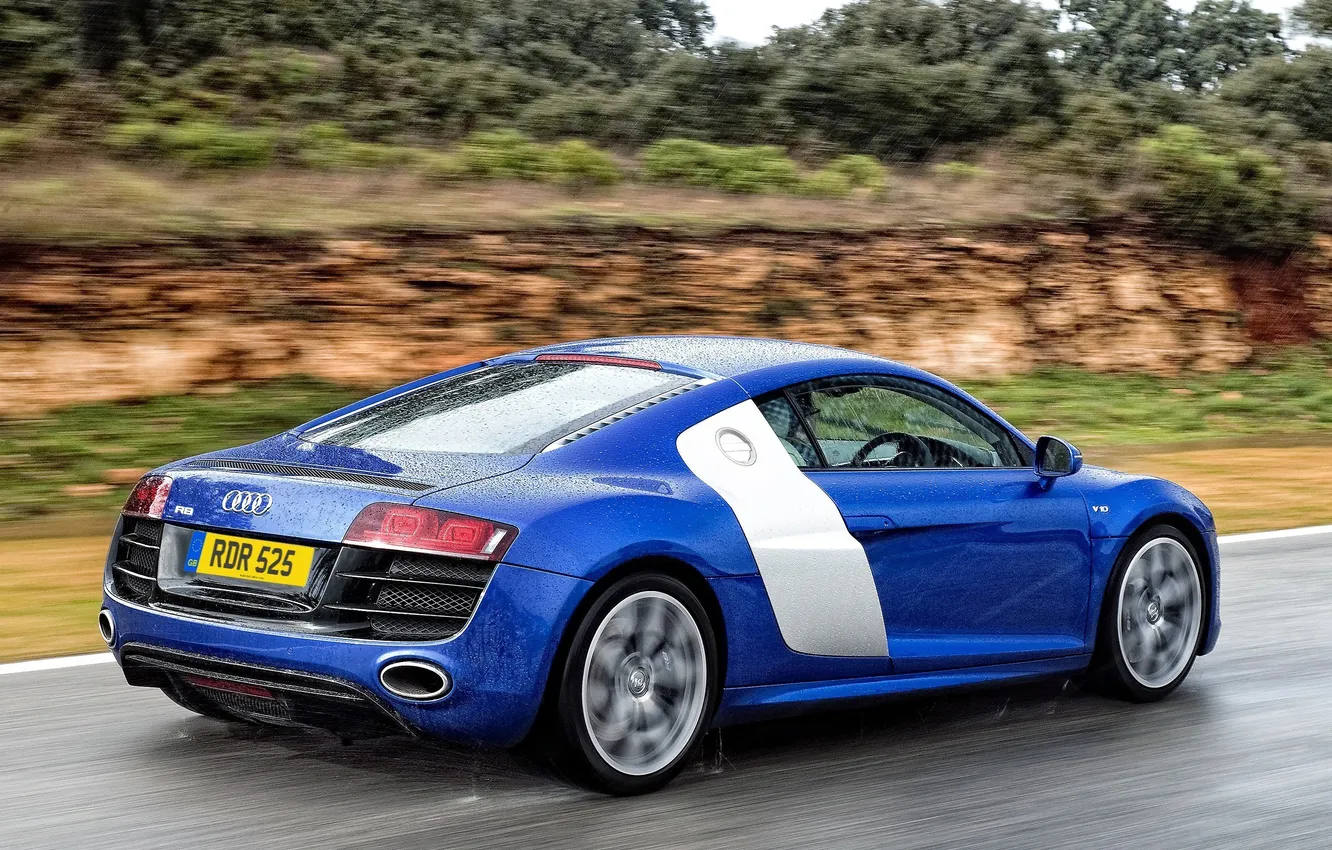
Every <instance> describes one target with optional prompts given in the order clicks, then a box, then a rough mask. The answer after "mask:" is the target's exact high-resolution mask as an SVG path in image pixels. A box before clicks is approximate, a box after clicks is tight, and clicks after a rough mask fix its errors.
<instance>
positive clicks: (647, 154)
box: [643, 139, 721, 186]
mask: <svg viewBox="0 0 1332 850" xmlns="http://www.w3.org/2000/svg"><path fill="white" fill-rule="evenodd" d="M716 150H717V147H716V145H710V144H708V143H707V142H696V141H694V140H693V139H663V140H661V141H659V142H653V143H652V144H650V145H648V147H647V149H646V150H644V151H643V173H644V174H646V175H647V177H648V179H649V180H657V181H660V182H662V183H687V184H689V185H691V186H716V185H717V184H718V183H720V182H721V176H720V171H719V168H718V166H719V163H718V162H717V156H716V153H715V151H716Z"/></svg>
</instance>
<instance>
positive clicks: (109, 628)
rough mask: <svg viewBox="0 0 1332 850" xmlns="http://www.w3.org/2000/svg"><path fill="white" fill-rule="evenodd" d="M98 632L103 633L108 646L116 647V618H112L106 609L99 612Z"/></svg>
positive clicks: (103, 638)
mask: <svg viewBox="0 0 1332 850" xmlns="http://www.w3.org/2000/svg"><path fill="white" fill-rule="evenodd" d="M97 631H98V632H100V633H101V635H102V640H104V641H106V645H107V646H111V647H114V646H115V645H116V618H115V617H112V616H111V612H110V611H109V610H108V609H106V608H103V609H102V610H101V611H98V612H97Z"/></svg>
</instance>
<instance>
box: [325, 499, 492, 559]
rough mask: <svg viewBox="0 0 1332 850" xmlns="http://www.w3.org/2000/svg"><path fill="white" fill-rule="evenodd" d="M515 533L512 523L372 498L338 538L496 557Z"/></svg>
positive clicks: (436, 552) (385, 546) (360, 543)
mask: <svg viewBox="0 0 1332 850" xmlns="http://www.w3.org/2000/svg"><path fill="white" fill-rule="evenodd" d="M517 535H518V531H517V529H515V528H513V527H512V526H508V525H502V524H501V523H497V522H491V521H490V520H488V519H477V518H476V517H470V516H462V515H461V514H452V513H449V512H448V511H435V510H431V509H430V508H418V507H416V506H415V505H395V504H393V503H391V502H376V503H375V504H373V505H368V506H366V507H365V508H364V509H363V510H362V511H361V512H360V513H359V514H357V516H356V519H355V520H353V521H352V524H351V528H349V529H347V534H346V536H345V537H343V538H342V542H343V543H349V544H353V545H356V546H371V547H374V548H376V549H401V550H405V551H410V552H428V553H430V554H432V555H454V556H456V557H460V558H484V559H486V560H488V561H498V560H499V559H500V558H501V557H503V555H504V550H506V549H508V548H509V544H510V543H512V542H513V538H514V537H516V536H517Z"/></svg>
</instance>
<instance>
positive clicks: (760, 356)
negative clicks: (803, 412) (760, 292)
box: [523, 335, 907, 378]
mask: <svg viewBox="0 0 1332 850" xmlns="http://www.w3.org/2000/svg"><path fill="white" fill-rule="evenodd" d="M556 352H561V353H571V354H572V353H577V354H609V355H619V356H621V357H637V358H643V359H648V360H656V361H658V362H660V363H662V364H669V365H675V366H683V367H685V368H687V369H693V370H696V371H698V372H704V373H708V374H711V375H716V376H719V377H724V378H739V377H741V376H744V375H748V374H750V373H752V372H757V371H759V370H763V369H770V368H772V367H774V366H788V365H795V364H813V363H819V362H825V361H841V362H845V361H847V360H862V361H864V362H865V363H866V364H867V365H868V364H874V365H875V366H878V367H879V368H880V369H881V368H882V367H884V366H886V365H890V366H897V367H899V368H904V369H905V368H907V367H902V364H900V363H895V362H894V361H892V360H887V359H885V358H883V357H875V356H874V355H871V354H863V353H861V352H859V351H852V350H850V349H846V348H837V347H835V346H831V345H815V344H813V343H808V342H788V341H786V340H780V339H763V338H758V337H740V336H694V335H679V336H624V337H611V338H606V339H589V340H583V341H580V342H567V343H561V344H559V345H549V346H545V347H543V348H534V349H531V350H529V351H525V352H523V353H524V354H527V355H536V354H551V353H556ZM876 371H877V370H876Z"/></svg>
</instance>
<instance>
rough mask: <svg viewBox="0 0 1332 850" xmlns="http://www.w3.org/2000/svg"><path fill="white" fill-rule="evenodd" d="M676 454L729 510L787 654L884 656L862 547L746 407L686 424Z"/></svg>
mask: <svg viewBox="0 0 1332 850" xmlns="http://www.w3.org/2000/svg"><path fill="white" fill-rule="evenodd" d="M737 435H738V438H737ZM745 441H748V443H749V444H750V445H751V446H752V451H751V452H746V451H745V449H744V443H745ZM676 446H677V448H678V449H679V450H680V456H681V457H683V458H684V462H685V464H686V465H687V466H688V467H689V469H690V471H691V472H693V473H694V475H696V476H698V477H699V479H701V480H702V481H703V483H705V484H707V485H708V486H709V487H711V488H712V489H714V490H716V491H717V493H718V494H719V495H720V496H721V497H722V498H723V499H725V500H726V502H727V503H728V504H729V505H730V506H731V509H732V510H733V511H735V516H736V519H738V520H739V521H740V528H741V529H742V530H743V531H744V533H745V537H746V538H747V539H748V540H749V545H750V548H751V549H752V550H753V552H754V560H755V561H756V562H757V563H758V569H759V575H760V576H762V578H763V585H764V587H765V588H767V591H768V597H769V599H771V600H772V608H773V611H774V613H775V614H776V615H777V625H778V627H779V628H780V629H781V631H782V638H783V639H784V640H785V641H786V644H787V646H789V647H790V648H791V649H793V650H795V651H796V652H803V653H807V654H810V655H843V656H886V655H887V654H888V637H887V634H886V632H885V629H884V625H883V610H882V608H881V607H880V606H879V594H878V591H877V590H876V589H875V586H874V576H873V574H872V573H871V572H870V566H869V561H868V559H866V557H865V548H864V547H863V546H861V545H860V543H859V542H858V541H857V540H856V539H855V538H854V537H852V536H851V534H850V532H848V531H847V530H846V523H845V522H843V520H842V515H841V514H840V513H839V512H838V510H837V506H836V505H835V504H833V501H832V499H830V498H828V494H826V493H824V492H823V491H822V490H820V489H819V487H818V485H816V484H815V483H814V482H812V481H810V480H809V479H808V478H806V477H805V475H804V473H802V472H801V471H800V469H799V468H798V467H796V465H795V463H794V462H792V460H791V458H790V456H789V455H787V453H786V450H785V449H784V448H783V447H782V444H781V442H780V441H779V440H778V439H777V435H776V434H774V433H773V431H772V429H771V428H770V427H769V426H768V423H767V422H766V421H765V420H764V418H763V414H762V413H760V412H759V409H758V407H757V406H756V405H755V404H754V403H753V402H752V401H745V402H742V403H741V404H737V405H736V406H735V407H732V408H729V409H727V410H723V411H722V412H721V413H718V414H717V415H715V416H710V417H708V418H707V419H705V420H703V421H702V422H700V423H698V424H697V425H694V426H693V427H691V428H689V429H688V430H686V431H685V432H684V433H682V434H681V435H680V436H679V438H678V439H677V440H676Z"/></svg>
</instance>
